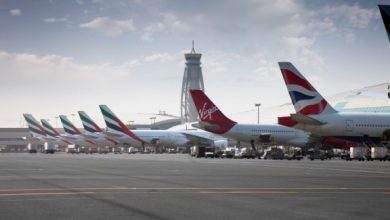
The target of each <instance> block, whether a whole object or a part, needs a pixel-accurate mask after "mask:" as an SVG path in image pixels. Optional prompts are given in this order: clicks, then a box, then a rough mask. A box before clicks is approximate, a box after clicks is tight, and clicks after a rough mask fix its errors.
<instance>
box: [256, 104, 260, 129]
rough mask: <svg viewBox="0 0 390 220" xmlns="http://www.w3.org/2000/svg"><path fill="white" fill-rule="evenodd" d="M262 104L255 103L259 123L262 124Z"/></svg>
mask: <svg viewBox="0 0 390 220" xmlns="http://www.w3.org/2000/svg"><path fill="white" fill-rule="evenodd" d="M260 106H261V103H255V107H257V124H260Z"/></svg>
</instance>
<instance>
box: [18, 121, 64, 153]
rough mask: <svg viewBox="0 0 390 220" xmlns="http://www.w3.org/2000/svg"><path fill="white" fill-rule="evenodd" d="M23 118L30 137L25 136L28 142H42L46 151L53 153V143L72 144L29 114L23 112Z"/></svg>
mask: <svg viewBox="0 0 390 220" xmlns="http://www.w3.org/2000/svg"><path fill="white" fill-rule="evenodd" d="M23 117H24V119H25V120H26V122H27V124H28V128H29V130H30V134H31V137H25V139H26V140H27V141H28V142H29V143H30V144H43V145H44V146H45V151H46V153H54V148H55V147H54V146H53V145H62V146H67V145H70V144H72V143H71V142H70V141H68V140H65V139H62V138H60V137H59V136H58V135H57V133H56V132H52V131H49V132H47V128H46V126H45V124H43V127H42V125H41V124H40V123H39V122H38V121H37V120H36V119H35V118H34V116H32V115H31V114H27V113H25V114H23Z"/></svg>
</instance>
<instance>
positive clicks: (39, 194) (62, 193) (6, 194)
mask: <svg viewBox="0 0 390 220" xmlns="http://www.w3.org/2000/svg"><path fill="white" fill-rule="evenodd" d="M94 193H95V192H36V193H1V194H0V197H6V196H47V195H84V194H94Z"/></svg>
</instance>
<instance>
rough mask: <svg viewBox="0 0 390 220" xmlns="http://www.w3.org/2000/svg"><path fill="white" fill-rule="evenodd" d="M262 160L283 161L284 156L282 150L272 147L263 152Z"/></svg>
mask: <svg viewBox="0 0 390 220" xmlns="http://www.w3.org/2000/svg"><path fill="white" fill-rule="evenodd" d="M262 158H263V159H264V160H267V159H272V160H283V159H284V154H283V150H282V149H280V148H276V147H272V148H269V149H267V150H265V151H264V154H263V156H262Z"/></svg>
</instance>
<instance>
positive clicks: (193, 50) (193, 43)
mask: <svg viewBox="0 0 390 220" xmlns="http://www.w3.org/2000/svg"><path fill="white" fill-rule="evenodd" d="M191 53H196V52H195V41H194V40H192V49H191Z"/></svg>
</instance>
